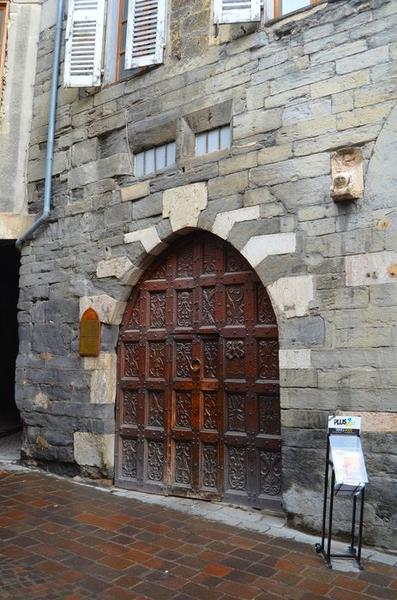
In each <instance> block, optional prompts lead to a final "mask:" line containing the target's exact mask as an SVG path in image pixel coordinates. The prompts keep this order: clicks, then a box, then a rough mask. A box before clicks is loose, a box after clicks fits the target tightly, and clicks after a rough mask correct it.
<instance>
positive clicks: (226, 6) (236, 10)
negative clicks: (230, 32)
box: [214, 0, 261, 23]
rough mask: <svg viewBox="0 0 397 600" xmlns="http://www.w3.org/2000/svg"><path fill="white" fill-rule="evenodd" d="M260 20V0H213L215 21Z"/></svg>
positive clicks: (243, 21)
mask: <svg viewBox="0 0 397 600" xmlns="http://www.w3.org/2000/svg"><path fill="white" fill-rule="evenodd" d="M260 20H261V0H214V21H215V23H245V22H247V21H260Z"/></svg>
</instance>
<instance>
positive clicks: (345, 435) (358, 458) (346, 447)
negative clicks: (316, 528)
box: [315, 416, 368, 569]
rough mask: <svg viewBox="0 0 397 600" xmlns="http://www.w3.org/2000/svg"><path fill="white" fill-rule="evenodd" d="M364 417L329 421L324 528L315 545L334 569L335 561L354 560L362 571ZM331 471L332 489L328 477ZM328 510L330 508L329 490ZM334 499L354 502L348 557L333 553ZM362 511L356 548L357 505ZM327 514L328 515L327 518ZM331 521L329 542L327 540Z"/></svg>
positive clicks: (364, 474)
mask: <svg viewBox="0 0 397 600" xmlns="http://www.w3.org/2000/svg"><path fill="white" fill-rule="evenodd" d="M360 430H361V417H345V416H340V417H329V418H328V434H327V455H326V466H325V483H324V503H323V526H322V536H321V544H316V545H315V548H316V552H317V553H318V554H322V555H323V556H324V559H325V561H326V563H327V565H328V568H329V569H332V561H331V559H332V558H350V559H352V558H353V559H355V560H356V561H357V564H358V566H359V568H360V569H362V568H363V566H362V563H361V547H362V535H363V519H364V500H365V486H366V484H367V483H368V476H367V471H366V468H365V460H364V455H363V451H362V447H361V438H360ZM330 468H331V485H330V486H329V476H330ZM329 487H330V493H329V510H328V511H327V506H328V488H329ZM335 496H350V497H352V498H353V510H352V522H351V534H350V535H351V538H350V546H348V548H347V552H346V553H345V554H342V553H331V544H332V521H333V511H334V497H335ZM358 504H360V508H359V522H358V538H357V545H356V521H357V505H358ZM327 512H328V515H327ZM327 517H328V538H327V540H326V537H327V536H326V529H327Z"/></svg>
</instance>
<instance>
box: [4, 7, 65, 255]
mask: <svg viewBox="0 0 397 600" xmlns="http://www.w3.org/2000/svg"><path fill="white" fill-rule="evenodd" d="M63 6H64V0H58V11H57V20H56V27H55V47H54V59H53V62H52V75H51V95H50V112H49V120H48V134H47V155H46V163H45V182H44V206H43V212H42V213H41V216H40V217H39V218H38V219H37V221H35V222H34V223H33V225H31V226H30V227H29V229H28V230H27V231H25V233H23V234H22V235H21V236H20V237H19V238H18V239H17V241H16V242H15V245H16V247H17V248H18V250H20V249H21V248H22V244H23V243H24V242H25V241H26V240H27V239H29V238H30V237H31V236H32V234H33V233H34V232H35V231H36V229H38V228H39V227H40V225H41V224H42V223H45V222H46V221H47V219H48V217H49V216H50V212H51V190H52V163H53V159H54V135H55V114H56V110H57V96H58V77H59V63H60V54H61V40H62V26H63V12H64V9H63Z"/></svg>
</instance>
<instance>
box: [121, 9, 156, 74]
mask: <svg viewBox="0 0 397 600" xmlns="http://www.w3.org/2000/svg"><path fill="white" fill-rule="evenodd" d="M165 19H166V0H130V2H129V6H128V24H127V41H126V49H125V68H126V69H134V68H136V67H144V66H146V65H157V64H160V63H162V62H163V54H164V44H165Z"/></svg>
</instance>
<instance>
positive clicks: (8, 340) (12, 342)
mask: <svg viewBox="0 0 397 600" xmlns="http://www.w3.org/2000/svg"><path fill="white" fill-rule="evenodd" d="M0 273H1V287H0V289H1V293H0V339H1V344H0V348H1V350H0V436H3V435H4V434H7V433H11V432H12V431H15V430H17V429H19V428H20V416H19V412H18V409H17V407H16V404H15V361H16V357H17V354H18V323H17V303H18V293H19V289H18V280H19V252H18V250H17V249H16V248H15V243H14V242H13V241H0Z"/></svg>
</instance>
